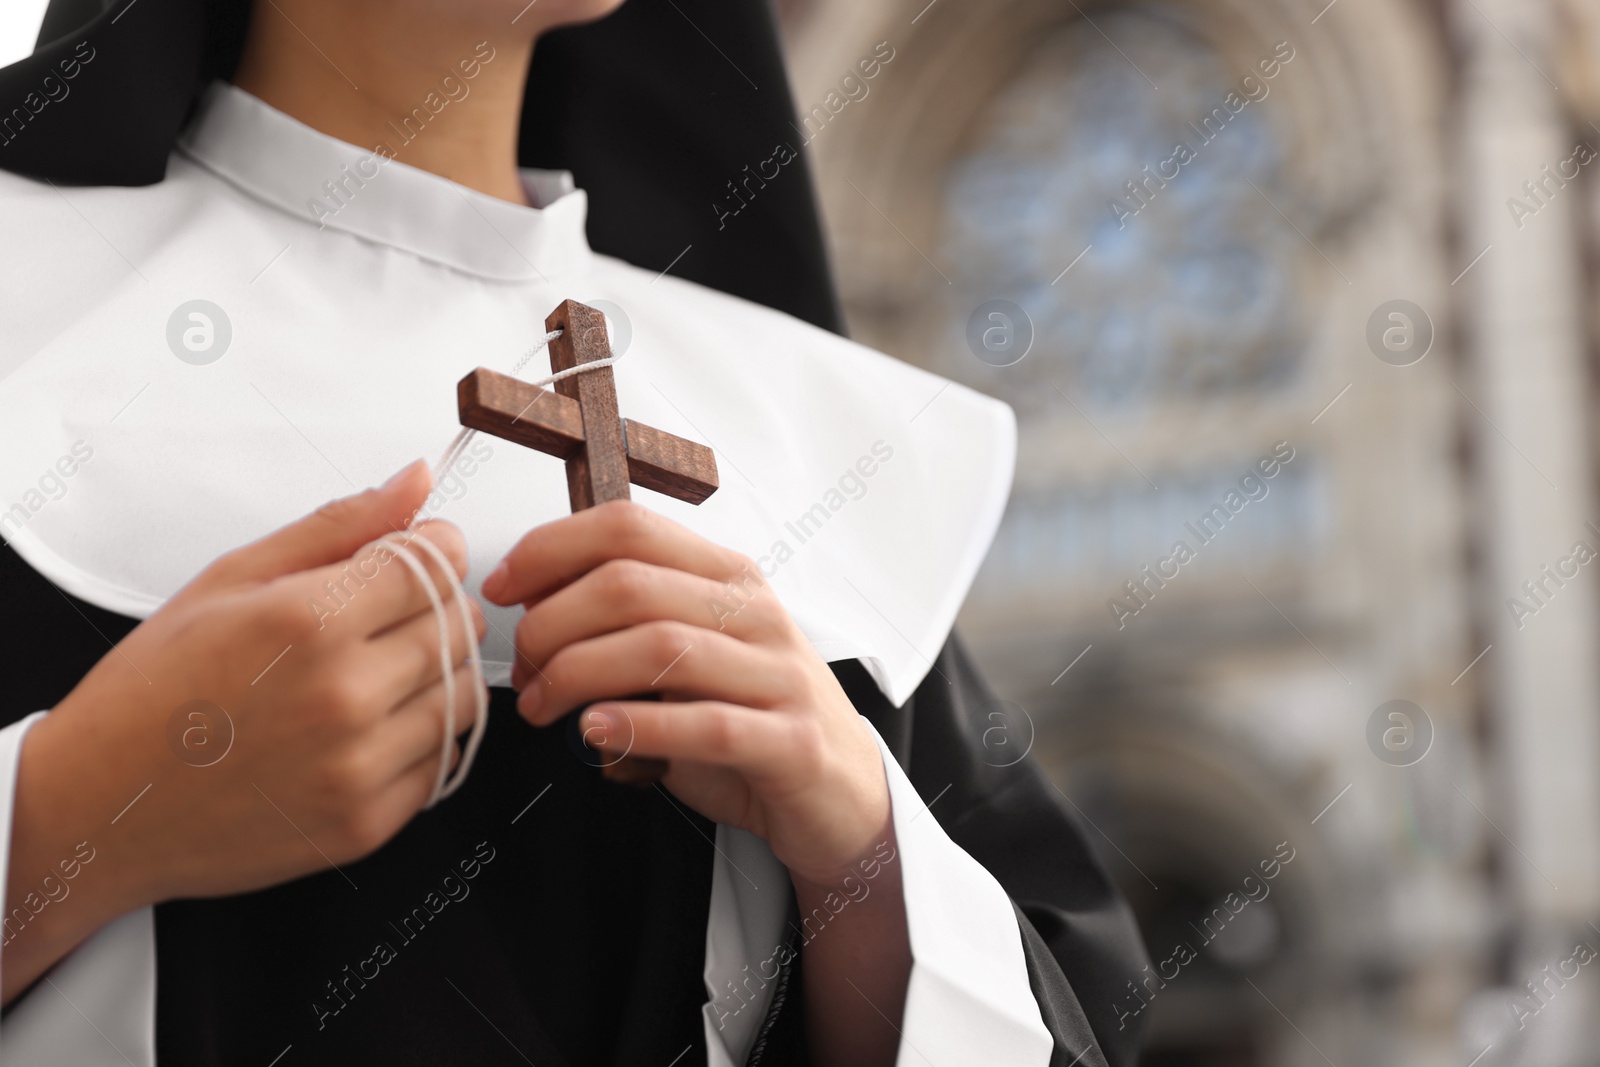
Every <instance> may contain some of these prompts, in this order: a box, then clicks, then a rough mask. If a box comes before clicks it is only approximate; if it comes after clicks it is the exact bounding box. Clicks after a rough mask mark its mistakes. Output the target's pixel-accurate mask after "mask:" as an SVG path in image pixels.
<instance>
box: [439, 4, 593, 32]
mask: <svg viewBox="0 0 1600 1067" xmlns="http://www.w3.org/2000/svg"><path fill="white" fill-rule="evenodd" d="M445 3H446V5H447V6H448V7H449V8H450V9H452V10H455V11H460V10H462V9H463V8H477V9H479V11H480V12H481V13H483V14H485V15H490V16H492V17H494V18H500V17H502V16H503V17H504V20H505V21H506V22H508V23H509V22H511V21H512V20H513V19H515V20H517V24H518V25H521V24H522V23H524V22H527V21H528V20H529V19H537V25H538V26H539V27H541V28H544V29H550V28H554V27H556V26H575V25H578V24H580V23H584V22H594V21H596V20H598V19H603V18H605V17H606V16H607V15H609V14H611V13H612V12H613V11H615V10H617V8H619V7H621V6H622V5H623V3H624V0H536V2H535V3H534V4H529V3H528V0H466V2H462V0H445Z"/></svg>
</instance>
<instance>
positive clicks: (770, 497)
mask: <svg viewBox="0 0 1600 1067" xmlns="http://www.w3.org/2000/svg"><path fill="white" fill-rule="evenodd" d="M185 145H186V147H185V148H183V149H182V150H180V152H178V153H175V155H174V157H173V159H172V160H171V161H170V162H169V167H168V174H167V178H166V180H165V181H163V182H161V183H158V184H156V185H153V186H145V187H140V188H120V187H99V188H81V189H75V190H71V191H70V192H67V193H65V194H63V193H62V192H60V191H57V190H55V189H53V188H52V187H50V186H49V185H47V184H45V183H42V182H32V181H29V180H27V179H23V178H18V177H15V176H13V175H8V174H4V173H0V231H3V232H5V233H6V234H7V238H8V240H10V241H12V242H13V245H12V246H10V250H11V251H13V253H14V254H13V255H12V256H11V257H10V262H12V263H14V264H16V266H15V267H14V268H13V269H11V270H9V271H7V269H6V267H5V264H3V263H0V282H4V283H5V284H4V288H5V289H6V290H7V292H8V293H10V294H11V295H12V297H13V299H12V300H10V301H8V302H7V305H6V307H0V535H3V536H6V537H8V538H9V539H10V540H11V542H12V544H13V546H14V547H15V548H16V550H17V551H18V553H19V554H21V555H22V557H23V558H24V559H25V560H27V562H28V563H29V564H30V565H32V566H33V567H34V568H35V569H36V570H38V571H40V572H41V573H43V574H44V575H45V576H46V577H48V578H50V579H51V580H52V581H54V582H55V583H56V584H57V585H58V586H59V587H61V588H62V589H65V590H66V591H68V592H70V593H73V594H74V595H76V596H79V597H81V598H83V599H85V600H88V601H90V602H92V603H95V604H98V605H99V606H101V607H103V608H106V609H108V610H111V611H116V612H120V613H122V614H127V615H135V616H144V615H147V614H148V613H150V612H151V611H154V610H155V609H156V608H158V607H159V606H160V604H161V603H162V602H164V601H165V599H166V598H167V597H169V596H171V595H172V594H173V593H174V592H175V591H176V590H177V589H178V588H179V587H180V586H181V585H182V584H183V582H184V581H186V580H187V579H188V578H189V577H191V576H192V575H194V574H195V573H197V572H198V571H199V570H200V569H201V568H202V567H204V566H205V564H207V563H208V562H210V561H211V560H212V559H214V558H216V556H218V555H219V554H221V553H222V552H225V551H227V550H228V549H230V548H233V547H236V546H238V545H241V544H244V543H246V542H248V541H250V540H253V539H255V538H257V537H260V536H262V535H264V534H266V533H268V532H270V531H271V530H272V529H275V528H277V527H278V526H281V525H283V524H284V523H286V522H289V521H291V520H293V519H295V518H297V517H299V516H300V515H303V514H305V513H306V512H308V511H310V510H311V509H312V508H314V507H316V506H317V505H319V504H321V503H323V502H324V501H326V500H327V499H329V498H330V497H333V496H338V495H342V494H344V493H346V492H349V491H351V490H352V489H355V488H358V487H359V486H362V485H371V484H376V483H377V482H378V481H381V480H382V479H383V478H384V477H385V476H387V475H388V474H390V473H392V472H393V471H394V470H395V469H397V468H398V467H399V466H401V465H402V464H404V463H405V462H408V461H410V460H413V459H415V458H417V457H418V456H426V457H428V458H429V459H430V460H431V459H433V458H434V457H436V456H437V455H438V453H439V452H440V451H442V449H443V448H444V446H445V444H446V443H447V442H448V441H449V439H450V437H451V436H452V435H453V434H454V432H455V430H456V428H457V426H456V418H455V404H454V396H455V383H456V381H457V380H458V379H459V378H460V377H461V376H462V375H463V374H465V373H467V372H468V371H470V370H471V369H472V368H473V367H475V366H487V367H491V368H495V369H501V370H505V369H509V367H510V365H511V364H512V363H514V362H515V360H516V358H517V357H518V356H519V355H520V354H521V353H522V352H523V351H525V350H526V349H527V347H528V345H529V342H530V339H531V338H533V337H537V336H539V334H540V333H542V326H541V323H542V320H543V318H544V316H545V315H546V314H547V313H548V312H549V311H550V310H551V309H552V308H553V307H554V306H555V305H556V304H557V303H559V302H560V301H561V300H563V299H567V298H574V299H578V300H582V301H585V302H588V303H596V302H599V301H608V302H610V303H611V304H613V305H614V306H618V307H621V308H623V309H625V312H626V314H627V315H628V316H629V317H630V318H631V320H632V334H633V341H632V348H631V350H630V352H629V354H628V355H627V358H626V359H624V360H623V362H621V363H620V364H618V367H617V387H618V393H619V397H620V398H621V400H622V402H623V412H624V414H626V415H628V416H629V417H630V418H636V419H638V420H639V421H641V422H645V423H649V424H650V425H653V426H656V427H658V428H660V429H663V430H666V431H669V432H671V433H675V434H678V435H679V436H682V437H687V438H691V439H694V440H699V441H702V442H704V443H706V444H708V445H710V446H711V447H712V448H713V449H715V450H716V451H717V453H718V459H719V464H721V465H723V472H722V473H723V488H722V489H721V490H720V491H719V492H718V493H717V495H715V496H713V497H712V498H711V499H710V500H708V501H707V502H706V503H705V504H704V505H702V506H700V507H698V508H696V507H692V506H689V505H687V504H683V503H681V502H679V501H675V500H671V499H668V498H664V497H660V496H658V495H656V494H641V497H642V499H643V500H644V502H646V503H647V505H648V506H650V507H651V508H653V509H654V510H657V511H660V512H662V513H663V514H665V515H667V516H668V517H669V518H672V519H674V520H675V521H678V522H680V523H682V524H683V525H685V526H686V527H688V528H689V529H691V530H694V531H695V532H697V533H699V534H700V535H701V536H704V537H707V538H709V539H711V540H714V541H716V542H718V543H719V544H724V545H728V546H729V547H732V548H735V549H737V550H739V551H742V552H744V553H746V554H747V555H749V556H751V557H752V558H754V559H756V560H757V562H758V564H761V565H762V566H763V571H764V572H769V573H768V577H770V579H771V582H772V586H773V589H774V591H775V592H776V593H777V594H778V596H779V597H780V599H781V600H782V602H783V603H784V605H785V606H786V607H787V608H788V610H789V612H790V614H791V616H792V617H793V618H794V619H795V621H796V622H797V624H799V625H800V627H801V629H802V630H803V631H804V632H805V633H806V635H807V636H808V637H809V638H810V639H811V641H812V643H813V645H814V646H815V647H816V648H817V650H818V652H819V653H820V654H822V655H823V657H824V658H826V659H828V660H841V659H859V660H861V661H862V663H863V664H864V665H865V666H866V668H867V670H868V671H869V672H871V673H872V676H873V678H874V679H875V680H876V681H877V682H878V684H879V686H880V688H882V690H883V691H884V693H885V694H886V695H887V696H888V697H889V698H890V700H891V701H893V702H894V703H896V704H900V703H902V702H904V701H905V700H906V698H908V697H909V696H910V695H911V693H912V692H913V691H914V690H915V688H916V686H917V685H918V684H919V683H920V682H921V681H922V679H923V677H924V676H925V675H926V674H927V673H928V671H929V668H930V665H931V662H932V657H933V656H935V655H937V653H938V650H939V648H940V646H941V645H942V644H943V643H944V641H945V640H946V638H947V637H948V635H949V632H950V628H951V626H952V625H953V624H954V621H955V617H956V613H957V610H958V609H959V607H960V605H961V602H962V600H963V599H964V597H965V595H966V591H967V588H968V587H969V585H970V584H971V582H972V580H973V577H974V576H975V574H976V572H977V569H978V565H979V562H980V561H981V560H982V558H983V555H984V553H985V551H986V550H987V547H988V545H989V542H990V539H991V538H992V536H993V534H994V530H995V527H996V525H997V524H998V522H999V519H1000V514H1001V512H1002V510H1003V508H1004V504H1005V499H1006V495H1007V489H1008V486H1009V483H1010V475H1011V467H1012V463H1013V460H1014V450H1015V427H1014V422H1013V420H1012V417H1011V413H1010V411H1009V409H1007V408H1006V407H1005V405H1003V404H1000V403H998V402H997V401H994V400H991V399H989V398H987V397H983V396H980V395H978V394H976V393H973V392H972V391H970V390H968V389H965V388H963V387H961V386H959V385H955V384H953V383H950V382H946V381H944V380H942V379H940V378H938V377H936V376H934V375H931V374H929V373H927V372H925V371H922V370H919V369H917V368H915V367H911V366H908V365H906V364H904V363H901V362H899V361H897V360H894V359H891V358H890V357H887V356H885V355H883V354H881V353H878V352H874V351H872V350H871V349H868V348H865V347H863V346H861V345H858V344H855V343H853V342H851V341H848V340H845V339H843V338H840V337H838V336H836V335H834V334H831V333H828V332H827V331H824V330H820V329H818V328H816V327H814V326H811V325H809V324H807V323H803V322H800V321H798V320H796V319H793V318H791V317H789V316H787V315H784V314H782V313H780V312H777V311H774V310H772V309H769V308H765V307H762V306H760V305H757V304H753V303H750V302H748V301H744V300H740V299H737V298H735V297H732V296H729V295H727V294H724V293H720V292H717V291H715V290H711V289H707V288H704V287H702V286H698V285H694V284H692V283H690V282H686V281H682V280H680V279H676V278H673V277H672V276H670V275H667V276H660V275H657V274H656V273H655V272H653V271H645V270H641V269H639V268H636V267H632V266H629V265H628V264H625V263H622V262H620V261H618V260H615V259H612V258H610V257H607V256H601V255H596V254H595V253H593V252H591V251H590V250H589V248H588V246H587V243H586V242H585V241H584V238H583V215H584V208H585V201H584V195H583V193H582V192H581V191H576V190H571V189H570V188H568V187H567V186H565V185H564V184H563V181H564V179H563V176H562V175H560V174H542V175H541V174H537V173H534V174H531V175H528V176H527V177H528V180H529V182H530V184H533V185H535V186H536V188H537V189H538V190H539V191H541V192H542V193H545V194H548V196H553V197H554V198H553V199H549V198H548V196H547V197H545V198H541V199H540V200H539V202H540V203H544V204H545V205H546V206H545V207H543V208H538V209H536V208H529V207H524V206H519V205H514V204H507V203H502V202H500V201H497V200H493V199H491V198H488V197H484V196H481V195H480V194H476V193H473V192H472V191H471V190H466V189H460V188H458V187H456V186H454V185H453V184H452V183H450V182H447V181H444V180H443V179H441V178H438V177H437V176H434V175H431V174H427V173H424V172H421V171H418V170H416V169H415V168H411V167H406V166H405V165H403V164H400V163H398V162H389V163H386V164H384V167H383V170H382V172H381V173H380V174H379V175H378V177H376V178H375V179H373V180H370V181H368V182H367V183H366V184H365V185H364V186H363V187H361V188H359V189H358V190H357V191H356V194H355V195H353V196H351V197H350V198H349V200H348V203H347V204H346V205H345V206H344V207H342V208H341V210H339V211H338V212H337V213H336V214H334V215H332V216H331V217H329V218H326V219H325V220H323V221H325V222H326V225H325V226H323V227H320V228H319V226H318V224H317V220H315V219H314V218H313V217H312V216H311V214H310V212H309V211H308V210H307V209H306V205H305V201H306V200H307V199H308V198H309V197H310V196H311V195H313V193H314V192H315V189H313V188H311V187H312V186H320V184H321V182H322V181H324V180H331V178H329V177H325V176H331V175H336V174H338V172H339V168H340V167H341V166H345V165H349V163H350V161H351V160H357V161H359V160H360V159H361V158H362V157H363V156H364V155H365V153H363V152H362V150H361V149H358V148H355V147H353V146H350V145H344V144H341V143H340V142H337V141H334V140H332V139H331V138H328V137H326V136H324V135H322V134H320V133H317V132H316V131H314V130H312V129H310V128H309V127H307V126H305V125H303V124H301V123H298V122H295V121H294V120H292V119H290V118H288V117H287V116H284V115H281V114H279V113H277V112H276V111H274V110H272V109H271V108H270V107H268V106H267V105H265V104H263V103H261V102H260V101H258V100H255V99H254V98H252V97H249V96H248V95H247V94H245V93H243V92H241V91H239V90H237V89H233V88H231V87H227V86H219V87H215V88H213V89H212V90H211V91H210V93H209V94H208V95H207V99H206V105H205V107H204V109H203V110H202V112H201V113H200V115H199V118H198V119H197V121H196V122H195V124H194V127H193V128H192V129H190V130H189V131H188V132H187V134H186V137H185ZM89 220H93V221H92V222H89ZM491 220H492V222H491ZM86 222H89V224H88V225H85V223H86ZM469 234H470V236H469ZM130 268H131V269H130ZM196 299H202V300H205V301H211V302H214V304H215V306H218V307H220V308H222V309H223V310H224V311H225V313H226V314H227V316H228V317H230V318H231V320H232V328H233V340H232V345H233V347H232V348H231V349H230V350H229V351H228V352H227V353H226V354H225V355H224V356H222V357H221V359H220V360H218V361H216V362H212V363H207V364H205V365H192V364H191V362H190V361H188V360H180V358H178V356H177V350H176V349H175V348H172V347H171V346H172V345H173V344H174V343H175V342H173V341H172V340H171V337H172V331H174V329H180V330H181V329H182V327H183V323H182V322H179V321H178V317H180V316H181V315H182V314H183V313H184V309H185V308H187V307H189V306H190V303H191V302H192V301H195V300H196ZM8 308H9V309H10V310H7V309H8ZM174 323H177V325H176V326H175V325H174ZM541 358H542V357H541ZM539 365H540V366H542V364H539ZM530 369H532V368H530ZM480 441H482V439H481V438H480ZM491 447H492V449H493V459H492V462H487V463H483V464H480V469H479V470H478V472H477V473H476V474H472V475H471V476H470V477H467V476H465V475H464V477H465V478H466V481H465V482H463V483H462V485H460V486H458V487H457V488H461V490H462V492H463V493H464V494H465V495H463V496H460V498H459V499H456V498H452V499H450V500H449V501H446V502H444V504H443V509H442V510H440V511H438V512H437V514H438V515H439V517H442V518H446V519H451V520H454V521H457V522H458V523H459V524H460V525H461V526H462V528H463V530H465V531H466V532H467V534H468V543H469V547H470V548H471V550H472V553H473V556H472V561H471V563H472V572H471V575H470V576H469V585H471V583H472V582H474V581H476V580H481V579H482V578H483V577H484V575H485V574H487V571H488V568H489V567H491V566H492V565H493V563H494V561H495V560H496V559H498V557H499V554H500V553H503V552H504V551H505V550H506V549H508V548H510V547H511V545H512V544H514V543H515V541H516V539H517V538H518V537H520V536H521V535H522V534H523V533H524V532H526V531H527V530H528V529H530V528H532V527H533V526H535V525H538V524H540V523H543V522H548V521H551V520H553V519H556V518H559V517H560V516H561V515H563V514H565V513H566V499H567V493H566V487H565V477H564V475H563V473H562V470H561V464H560V462H559V461H556V460H554V459H551V458H550V457H548V456H544V455H540V454H536V453H532V452H529V451H527V450H525V449H522V448H520V447H518V446H514V445H511V444H509V443H506V442H498V441H496V442H492V446H491ZM91 450H92V457H93V458H92V459H91V460H88V461H85V460H84V459H83V458H81V457H82V455H83V454H85V453H88V452H89V451H91ZM880 450H881V454H880ZM891 451H892V454H893V459H892V461H886V457H887V456H888V455H889V453H890V452H891ZM874 470H876V471H877V473H872V471H874ZM57 471H60V472H63V473H61V474H59V475H58V474H57V473H54V472H57ZM70 471H75V473H66V472H70ZM856 471H860V472H861V473H860V474H859V475H858V474H857V473H855V472H856ZM468 483H470V484H468ZM8 517H11V518H13V519H14V520H15V521H13V522H10V523H9V525H8V524H7V518H8ZM822 527H825V529H824V530H823V532H820V533H819V532H818V529H819V528H822ZM791 557H792V558H791ZM499 610H500V609H494V611H491V613H490V614H491V622H493V623H494V624H495V626H496V629H495V630H494V632H492V633H491V635H490V637H489V641H488V647H486V649H485V653H486V660H489V661H493V662H497V663H500V664H501V665H502V666H504V664H505V661H507V660H508V659H509V654H510V646H509V638H508V637H507V636H506V635H508V634H509V633H510V632H511V631H512V630H513V628H514V626H515V621H516V620H515V618H512V617H505V616H504V615H501V616H498V617H497V616H495V612H496V611H499ZM498 677H499V678H503V672H502V674H501V675H499V676H498ZM491 680H495V679H494V678H492V679H491ZM496 684H499V683H498V681H496Z"/></svg>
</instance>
